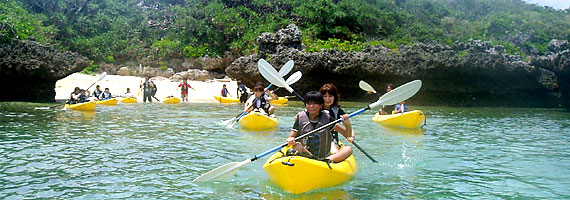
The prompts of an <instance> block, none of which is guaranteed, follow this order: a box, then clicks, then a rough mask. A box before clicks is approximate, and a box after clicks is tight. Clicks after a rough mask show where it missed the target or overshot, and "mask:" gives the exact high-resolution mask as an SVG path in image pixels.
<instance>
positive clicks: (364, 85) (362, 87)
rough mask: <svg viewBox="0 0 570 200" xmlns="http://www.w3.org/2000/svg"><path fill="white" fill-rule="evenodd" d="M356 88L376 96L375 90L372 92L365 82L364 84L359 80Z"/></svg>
mask: <svg viewBox="0 0 570 200" xmlns="http://www.w3.org/2000/svg"><path fill="white" fill-rule="evenodd" d="M358 86H359V87H360V89H362V90H364V91H366V92H372V93H374V94H376V90H374V88H373V87H372V86H370V84H368V83H367V82H364V81H363V80H361V81H360V82H359V83H358Z"/></svg>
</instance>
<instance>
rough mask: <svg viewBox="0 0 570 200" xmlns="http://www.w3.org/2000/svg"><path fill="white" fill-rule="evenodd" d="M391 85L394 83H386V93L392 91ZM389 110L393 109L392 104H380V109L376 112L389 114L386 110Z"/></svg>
mask: <svg viewBox="0 0 570 200" xmlns="http://www.w3.org/2000/svg"><path fill="white" fill-rule="evenodd" d="M393 87H394V85H392V83H388V84H386V93H388V92H390V91H392V88H393ZM391 110H394V106H386V105H382V108H380V110H378V114H381V115H387V114H390V113H388V112H390V111H391Z"/></svg>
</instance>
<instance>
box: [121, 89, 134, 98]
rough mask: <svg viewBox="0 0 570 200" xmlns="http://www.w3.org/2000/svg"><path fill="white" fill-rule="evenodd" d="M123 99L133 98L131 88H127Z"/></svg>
mask: <svg viewBox="0 0 570 200" xmlns="http://www.w3.org/2000/svg"><path fill="white" fill-rule="evenodd" d="M123 97H130V98H133V97H134V95H133V93H131V88H127V92H125V94H123Z"/></svg>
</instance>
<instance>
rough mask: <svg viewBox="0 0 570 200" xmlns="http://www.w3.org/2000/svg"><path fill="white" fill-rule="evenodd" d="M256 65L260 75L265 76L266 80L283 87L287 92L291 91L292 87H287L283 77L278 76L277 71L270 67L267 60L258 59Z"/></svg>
mask: <svg viewBox="0 0 570 200" xmlns="http://www.w3.org/2000/svg"><path fill="white" fill-rule="evenodd" d="M257 67H258V69H259V72H260V73H261V76H263V78H265V79H266V80H267V81H269V82H271V83H273V85H276V86H279V87H282V88H285V89H287V91H289V92H293V89H292V88H291V87H289V85H288V84H287V83H285V80H283V77H281V76H279V73H277V71H275V69H274V68H273V67H271V65H270V64H269V63H268V62H267V61H265V60H264V59H259V61H258V62H257Z"/></svg>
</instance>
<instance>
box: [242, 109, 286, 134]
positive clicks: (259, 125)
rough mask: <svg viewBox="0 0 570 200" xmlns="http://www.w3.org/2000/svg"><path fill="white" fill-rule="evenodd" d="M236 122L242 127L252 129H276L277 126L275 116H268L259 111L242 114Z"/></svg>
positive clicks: (277, 122)
mask: <svg viewBox="0 0 570 200" xmlns="http://www.w3.org/2000/svg"><path fill="white" fill-rule="evenodd" d="M238 123H239V125H240V126H241V127H242V128H244V129H247V130H252V131H263V130H270V129H276V128H277V126H279V120H278V119H277V117H270V116H267V115H264V114H261V113H259V112H251V113H249V114H247V115H244V116H243V117H242V118H241V119H240V120H239V121H238Z"/></svg>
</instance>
